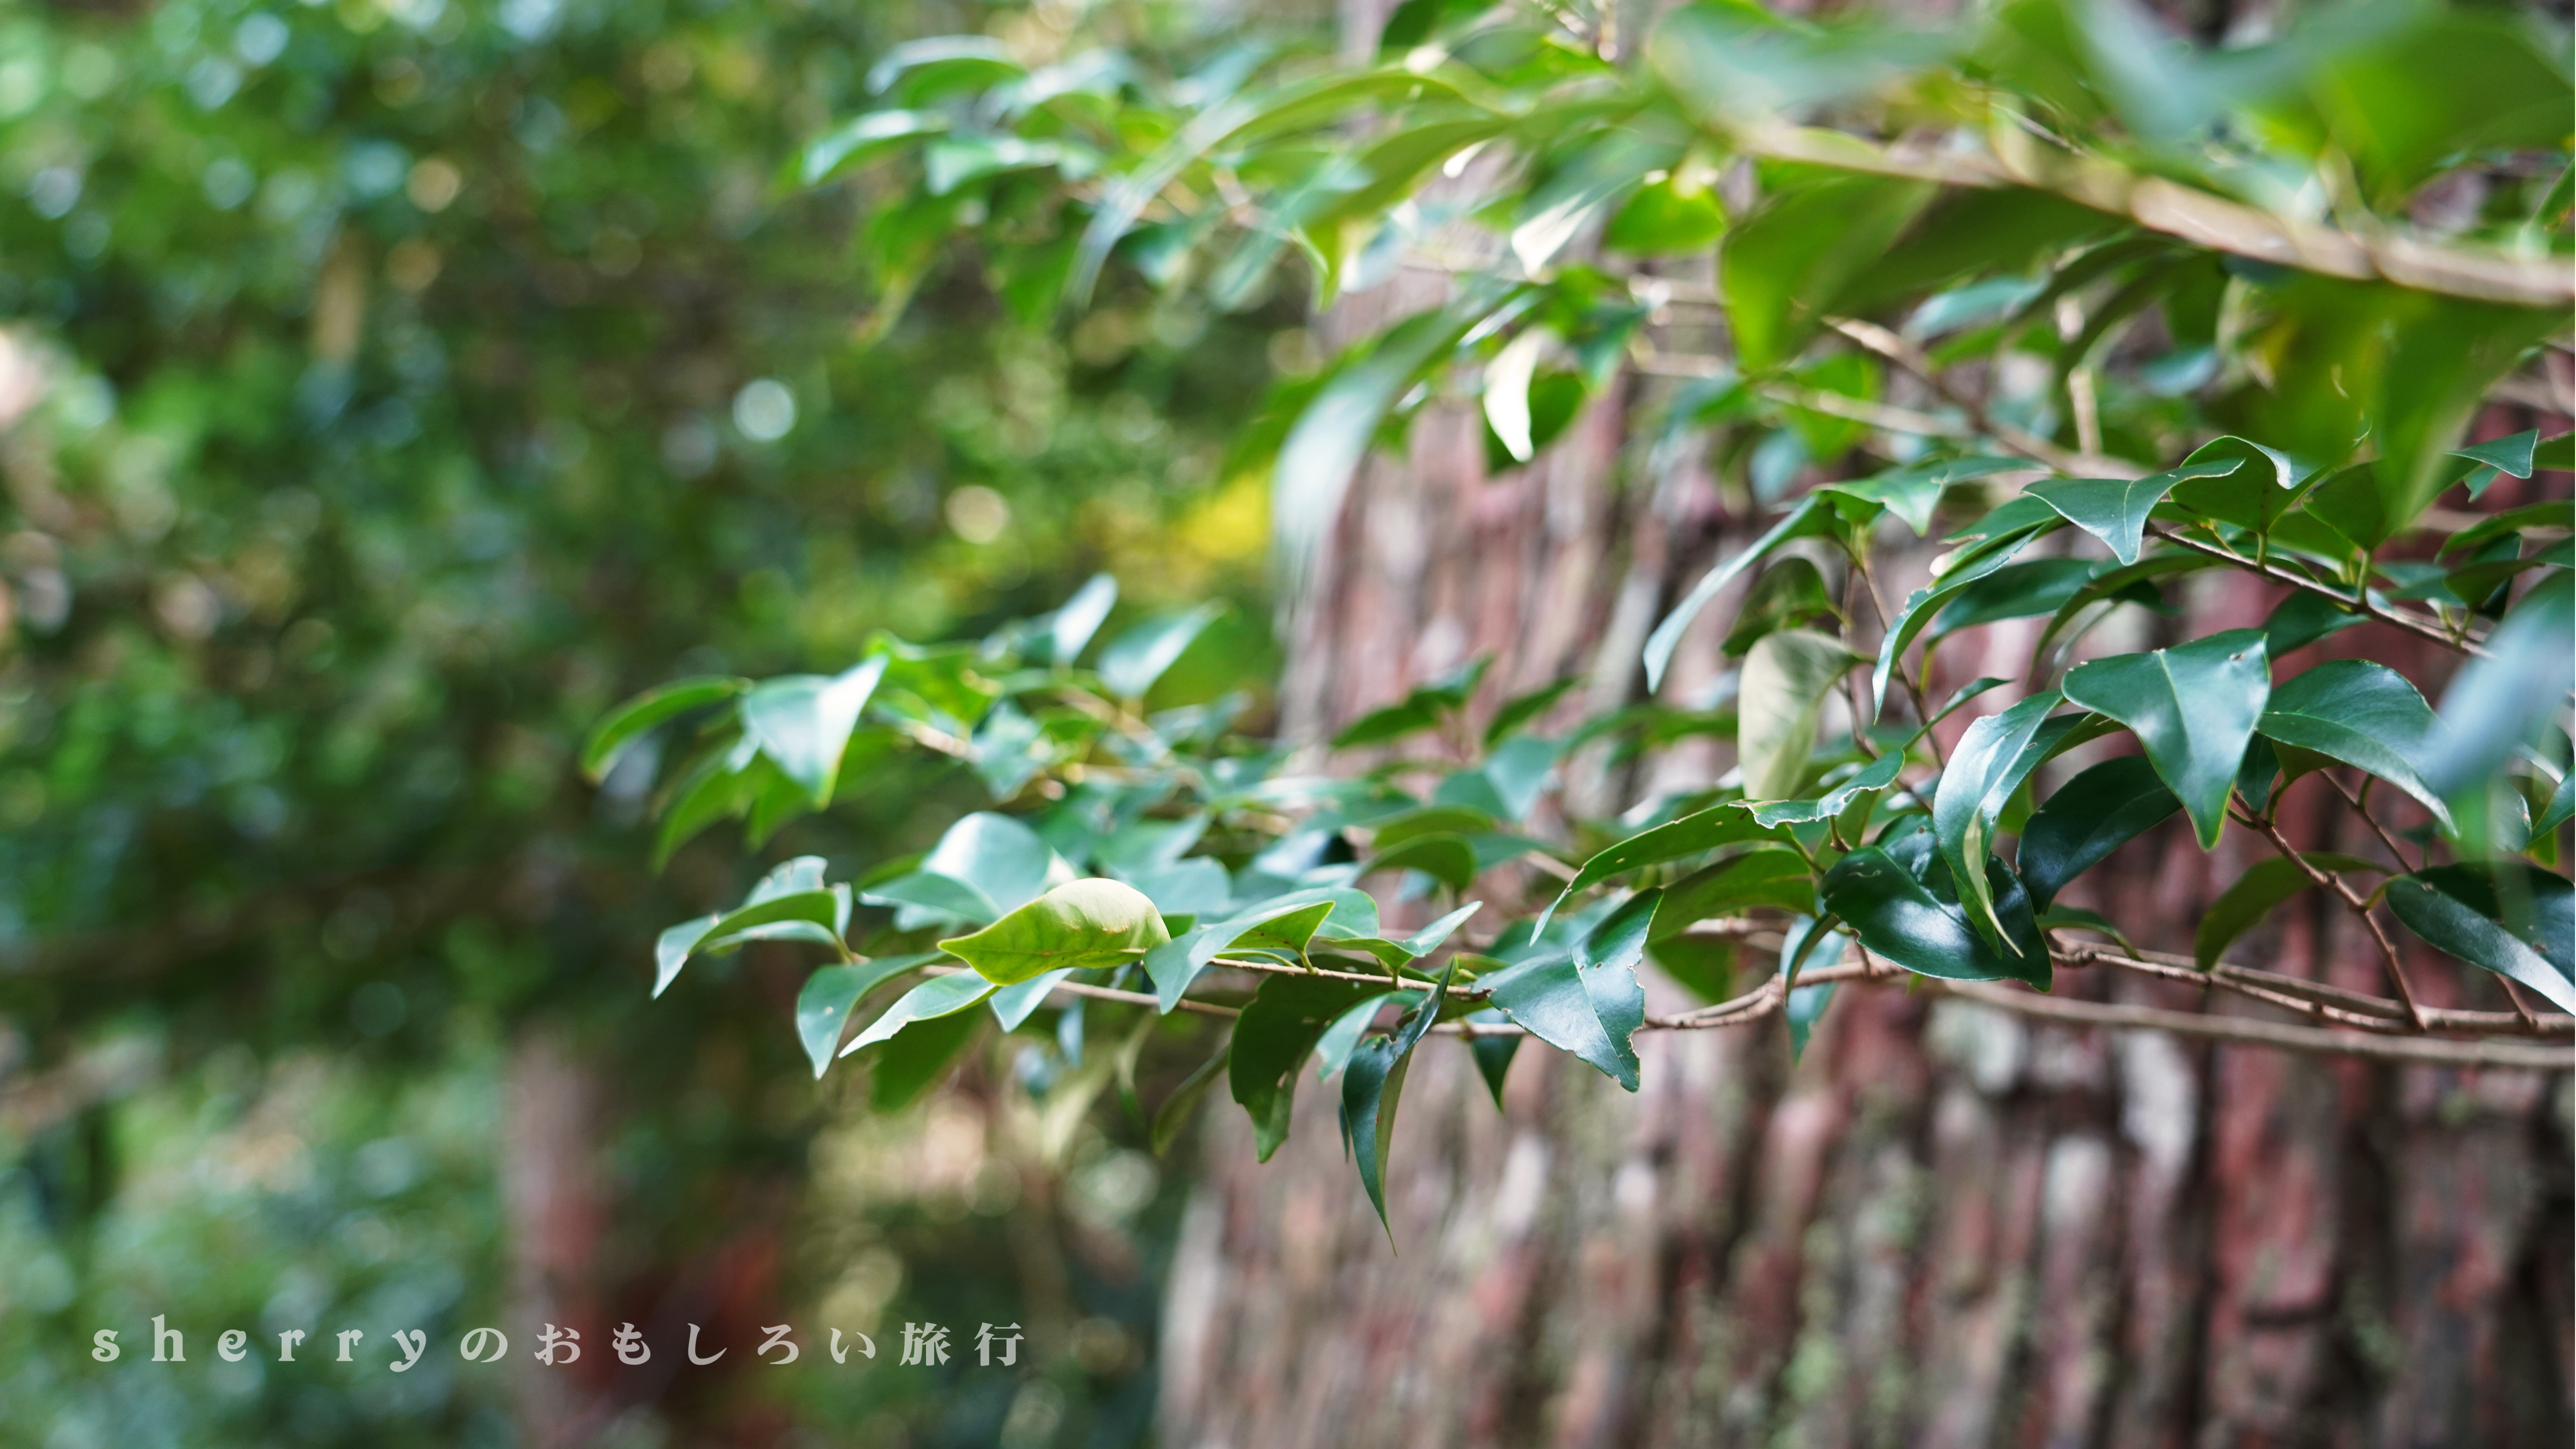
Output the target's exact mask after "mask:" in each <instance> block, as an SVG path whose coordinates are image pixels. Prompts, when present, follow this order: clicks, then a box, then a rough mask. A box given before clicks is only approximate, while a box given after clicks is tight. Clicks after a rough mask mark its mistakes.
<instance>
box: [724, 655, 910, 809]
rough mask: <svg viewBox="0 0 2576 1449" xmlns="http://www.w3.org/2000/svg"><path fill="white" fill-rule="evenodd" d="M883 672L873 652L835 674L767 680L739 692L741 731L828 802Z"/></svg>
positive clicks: (883, 665)
mask: <svg viewBox="0 0 2576 1449" xmlns="http://www.w3.org/2000/svg"><path fill="white" fill-rule="evenodd" d="M885 672H886V660H885V657H884V656H883V655H877V656H875V657H872V658H869V659H867V660H865V661H863V662H861V663H860V664H858V665H857V666H855V667H854V668H851V669H849V670H846V671H844V672H842V673H840V674H837V675H821V674H791V675H787V676H785V677H784V678H780V679H772V680H768V681H766V682H764V683H762V684H760V685H759V686H757V687H756V688H754V689H753V690H752V691H751V692H750V693H749V694H746V695H744V696H743V699H742V725H743V730H744V732H745V733H746V734H748V735H749V736H750V737H751V738H752V739H754V740H757V741H759V742H760V749H761V753H763V754H765V755H767V756H769V758H770V760H771V762H772V763H774V764H776V765H777V766H778V768H779V769H780V770H781V771H782V772H784V773H785V774H786V776H787V778H789V779H791V780H793V781H795V782H796V783H797V784H798V785H800V786H802V787H804V790H805V793H806V794H807V795H808V796H809V797H811V798H812V800H813V802H814V804H815V805H816V806H818V807H819V806H823V805H828V804H830V803H831V800H832V782H833V781H834V780H836V779H838V778H839V777H840V773H841V753H842V751H844V750H846V749H847V748H848V747H849V743H850V731H851V730H853V729H856V728H857V727H858V723H859V711H861V710H863V709H865V708H866V707H867V703H868V696H869V695H871V694H873V693H875V692H876V687H877V681H878V680H879V679H880V678H882V677H883V676H884V674H885Z"/></svg>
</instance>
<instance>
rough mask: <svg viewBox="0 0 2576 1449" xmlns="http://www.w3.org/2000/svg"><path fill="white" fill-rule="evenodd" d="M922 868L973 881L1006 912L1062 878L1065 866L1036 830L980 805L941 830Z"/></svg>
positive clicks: (935, 873) (955, 879)
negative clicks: (972, 811)
mask: <svg viewBox="0 0 2576 1449" xmlns="http://www.w3.org/2000/svg"><path fill="white" fill-rule="evenodd" d="M921 869H922V871H923V872H924V873H925V874H929V875H936V876H945V877H947V878H948V879H950V880H953V881H962V882H964V883H965V884H967V885H970V886H973V887H974V888H975V889H976V890H977V891H978V892H980V893H982V895H983V896H984V898H985V899H986V900H989V901H991V902H992V904H993V908H994V909H995V910H996V911H1005V912H1006V911H1014V910H1017V909H1019V908H1020V907H1021V906H1024V905H1026V904H1028V903H1029V902H1030V901H1033V900H1035V899H1037V898H1038V896H1039V895H1040V894H1041V893H1042V892H1044V891H1045V890H1046V889H1047V887H1048V886H1049V885H1050V884H1055V883H1059V881H1058V877H1059V873H1061V872H1063V870H1064V867H1063V865H1062V863H1061V862H1059V861H1058V860H1057V859H1056V854H1055V852H1054V851H1053V850H1052V849H1049V848H1048V846H1047V843H1046V842H1045V841H1044V840H1042V839H1040V838H1039V837H1038V833H1037V832H1036V831H1034V830H1031V829H1030V828H1029V827H1028V826H1027V825H1025V824H1023V823H1021V822H1020V821H1019V820H1017V819H1015V818H1013V817H1011V816H1008V815H996V814H994V813H992V812H990V811H984V810H979V811H976V812H975V813H973V814H971V815H963V816H960V817H958V820H957V823H956V824H954V825H951V826H949V827H948V829H947V830H946V831H944V832H943V833H941V835H940V837H939V843H938V844H937V845H934V846H932V847H931V849H930V854H928V855H926V856H923V857H922V860H921Z"/></svg>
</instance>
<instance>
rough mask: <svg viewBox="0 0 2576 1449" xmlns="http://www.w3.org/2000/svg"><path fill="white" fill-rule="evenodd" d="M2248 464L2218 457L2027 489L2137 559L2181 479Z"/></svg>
mask: <svg viewBox="0 0 2576 1449" xmlns="http://www.w3.org/2000/svg"><path fill="white" fill-rule="evenodd" d="M2195 456H2197V455H2195ZM2243 466H2244V460H2242V459H2228V460H2225V464H2224V466H2220V464H2219V462H2218V461H2215V460H2213V461H2212V462H2210V463H2207V464H2204V465H2202V467H2201V468H2200V469H2199V470H2198V471H2194V470H2193V467H2192V465H2191V464H2189V463H2185V464H2184V465H2183V466H2182V467H2180V468H2176V469H2174V470H2172V471H2170V472H2165V473H2150V474H2148V475H2147V476H2146V477H2144V478H2052V479H2050V480H2048V481H2047V482H2044V483H2034V484H2032V485H2031V486H2030V487H2029V488H2028V489H2026V490H2024V491H2025V492H2026V493H2028V494H2029V496H2031V497H2033V498H2036V499H2038V500H2040V501H2041V502H2043V503H2045V504H2047V505H2048V506H2049V507H2051V508H2053V509H2055V510H2057V512H2058V514H2059V515H2060V516H2062V517H2063V518H2065V520H2066V521H2067V522H2069V523H2071V524H2074V525H2075V526H2076V527H2077V528H2080V529H2083V530H2084V531H2085V532H2086V533H2089V534H2091V535H2093V536H2094V537H2095V538H2098V539H2100V540H2102V541H2103V542H2104V543H2106V544H2109V545H2110V546H2111V552H2112V553H2113V554H2114V555H2116V556H2118V558H2119V560H2120V562H2122V563H2124V564H2133V563H2136V562H2137V561H2138V548H2139V546H2140V545H2141V544H2142V543H2143V542H2144V541H2145V539H2146V532H2147V515H2148V514H2149V513H2150V512H2152V511H2154V509H2155V506H2156V505H2157V504H2158V503H2161V502H2163V501H2164V497H2165V495H2166V494H2168V493H2171V492H2172V491H2173V490H2174V487H2175V485H2176V484H2179V483H2181V482H2182V481H2183V480H2185V479H2187V478H2206V477H2214V476H2217V475H2220V474H2225V473H2233V472H2235V471H2237V470H2238V469H2239V468H2241V467H2243Z"/></svg>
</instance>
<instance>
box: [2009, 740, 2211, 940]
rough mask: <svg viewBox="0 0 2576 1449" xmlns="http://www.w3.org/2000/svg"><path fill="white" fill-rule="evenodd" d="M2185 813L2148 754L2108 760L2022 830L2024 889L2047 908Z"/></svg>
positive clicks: (2068, 785)
mask: <svg viewBox="0 0 2576 1449" xmlns="http://www.w3.org/2000/svg"><path fill="white" fill-rule="evenodd" d="M2181 808H2182V802H2181V801H2180V800H2177V799H2175V798H2174V793H2173V792H2172V791H2171V790H2168V789H2166V788H2165V782H2164V781H2163V780H2161V779H2159V778H2157V775H2156V767H2155V765H2154V764H2153V763H2152V762H2151V761H2149V760H2148V759H2147V758H2146V757H2145V756H2144V755H2122V756H2120V757H2119V758H2117V759H2110V760H2104V761H2103V762H2102V763H2100V764H2098V765H2095V766H2093V767H2092V768H2090V769H2088V770H2085V771H2084V772H2083V773H2081V774H2079V775H2077V776H2076V777H2075V778H2074V779H2072V780H2069V781H2067V782H2066V784H2065V785H2064V786H2063V787H2062V788H2060V789H2059V790H2058V792H2057V793H2056V794H2054V795H2051V796H2049V797H2048V798H2047V799H2046V800H2044V801H2042V802H2041V803H2040V806H2039V808H2038V809H2037V810H2036V811H2033V812H2032V813H2031V817H2030V820H2029V822H2028V823H2027V824H2025V825H2023V826H2022V829H2021V849H2020V851H2019V852H2018V854H2017V856H2016V858H2015V861H2016V864H2017V865H2018V866H2019V867H2020V871H2021V880H2022V885H2023V886H2024V887H2025V888H2026V889H2028V890H2029V892H2030V898H2031V900H2032V902H2033V903H2034V904H2036V905H2038V906H2039V907H2040V908H2041V909H2043V910H2044V909H2047V908H2048V907H2049V905H2050V903H2051V902H2053V901H2055V900H2056V899H2057V893H2058V892H2059V891H2062V890H2064V889H2066V883H2067V882H2068V881H2071V880H2073V879H2075V878H2076V877H2077V876H2079V875H2082V874H2083V873H2084V872H2086V871H2088V870H2091V869H2092V868H2093V867H2094V866H2097V865H2099V864H2101V863H2102V862H2103V861H2104V860H2106V859H2108V858H2109V857H2110V854H2111V852H2112V851H2114V850H2117V849H2119V848H2120V847H2121V846H2123V845H2126V844H2127V843H2129V842H2130V841H2132V840H2135V839H2136V838H2138V837H2139V836H2141V835H2144V834H2145V833H2146V832H2147V831H2149V830H2151V829H2153V828H2154V827H2155V826H2156V824H2157V823H2158V822H2160V821H2162V820H2163V819H2164V818H2165V817H2166V816H2168V815H2171V814H2173V813H2174V812H2175V811H2177V810H2180V809H2181Z"/></svg>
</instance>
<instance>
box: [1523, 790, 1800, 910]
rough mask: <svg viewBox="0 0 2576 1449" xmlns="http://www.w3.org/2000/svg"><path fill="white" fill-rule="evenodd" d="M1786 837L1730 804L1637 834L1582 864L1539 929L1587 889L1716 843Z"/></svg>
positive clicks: (1690, 853)
mask: <svg viewBox="0 0 2576 1449" xmlns="http://www.w3.org/2000/svg"><path fill="white" fill-rule="evenodd" d="M1786 834H1787V832H1785V831H1781V830H1775V829H1772V828H1770V827H1767V826H1763V825H1759V824H1756V823H1755V822H1754V820H1753V819H1752V817H1750V816H1748V815H1746V814H1745V813H1744V812H1743V811H1742V810H1740V809H1737V808H1735V806H1734V804H1732V803H1730V804H1726V805H1712V806H1710V807H1709V808H1708V809H1706V810H1702V811H1698V812H1696V813H1694V814H1690V815H1685V816H1683V817H1682V818H1681V819H1679V820H1673V821H1667V822H1666V823H1664V824H1662V825H1658V826H1656V827H1655V828H1654V829H1652V830H1641V831H1639V832H1638V833H1636V834H1635V835H1631V836H1629V837H1628V838H1627V839H1625V840H1623V841H1620V842H1619V843H1618V844H1616V845H1613V846H1609V847H1607V848H1605V849H1603V850H1602V851H1600V852H1599V853H1598V854H1596V855H1594V856H1593V857H1592V858H1591V859H1590V860H1587V861H1585V862H1584V863H1583V868H1582V869H1581V870H1579V871H1577V872H1576V873H1575V876H1574V879H1573V880H1572V881H1570V882H1568V883H1567V885H1566V887H1565V890H1564V893H1563V894H1561V895H1559V896H1558V897H1557V898H1556V900H1555V901H1554V902H1553V903H1551V904H1550V905H1549V906H1548V908H1547V910H1546V911H1543V912H1541V913H1540V915H1539V920H1538V925H1539V929H1541V930H1545V929H1546V928H1547V921H1548V917H1549V916H1551V915H1553V914H1554V913H1555V911H1556V908H1557V907H1558V906H1561V905H1563V904H1565V902H1566V899H1567V898H1568V897H1570V896H1573V895H1575V894H1577V893H1579V892H1582V891H1587V890H1590V889H1591V888H1593V887H1594V886H1597V885H1599V884H1601V883H1602V882H1603V881H1606V880H1610V879H1612V878H1613V877H1616V876H1621V875H1625V874H1627V873H1628V872H1629V871H1632V870H1638V869H1642V868H1643V867H1646V866H1650V865H1661V864H1663V863H1664V862H1665V861H1668V860H1680V859H1681V858H1683V857H1684V856H1691V855H1698V854H1700V853H1701V852H1702V851H1708V850H1715V849H1716V848H1718V847H1719V846H1721V845H1740V844H1743V843H1745V842H1748V841H1755V840H1768V841H1777V840H1781V839H1784V838H1785V837H1786Z"/></svg>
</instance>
